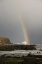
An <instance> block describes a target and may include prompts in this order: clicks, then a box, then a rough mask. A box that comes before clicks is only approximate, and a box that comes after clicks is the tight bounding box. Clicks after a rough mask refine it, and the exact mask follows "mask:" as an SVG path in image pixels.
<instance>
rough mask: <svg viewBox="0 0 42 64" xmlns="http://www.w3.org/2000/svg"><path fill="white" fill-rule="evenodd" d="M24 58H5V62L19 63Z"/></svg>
mask: <svg viewBox="0 0 42 64" xmlns="http://www.w3.org/2000/svg"><path fill="white" fill-rule="evenodd" d="M23 61H24V60H23V59H18V60H17V59H16V60H14V59H7V60H5V61H4V62H5V63H15V62H16V63H19V62H23Z"/></svg>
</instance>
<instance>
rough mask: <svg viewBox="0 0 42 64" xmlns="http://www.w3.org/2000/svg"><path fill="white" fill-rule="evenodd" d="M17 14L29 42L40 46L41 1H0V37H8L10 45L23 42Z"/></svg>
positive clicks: (23, 38)
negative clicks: (26, 32) (23, 25)
mask: <svg viewBox="0 0 42 64" xmlns="http://www.w3.org/2000/svg"><path fill="white" fill-rule="evenodd" d="M18 13H19V14H20V15H21V18H22V19H23V21H24V22H25V25H26V28H27V31H28V34H29V39H30V42H31V43H33V44H42V0H0V36H3V37H8V38H9V39H10V41H11V42H12V43H21V42H23V41H25V37H24V34H23V29H22V27H21V20H20V19H19V14H18Z"/></svg>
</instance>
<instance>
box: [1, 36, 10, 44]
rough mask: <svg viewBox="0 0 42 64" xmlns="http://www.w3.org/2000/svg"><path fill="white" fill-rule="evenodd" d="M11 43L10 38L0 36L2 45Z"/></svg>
mask: <svg viewBox="0 0 42 64" xmlns="http://www.w3.org/2000/svg"><path fill="white" fill-rule="evenodd" d="M4 44H11V42H10V40H9V38H4V37H0V45H4Z"/></svg>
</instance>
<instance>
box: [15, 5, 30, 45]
mask: <svg viewBox="0 0 42 64" xmlns="http://www.w3.org/2000/svg"><path fill="white" fill-rule="evenodd" d="M15 6H16V4H15ZM15 9H16V10H15V11H16V13H17V15H18V18H19V20H20V23H21V26H22V29H23V33H24V37H25V41H26V43H27V44H28V45H30V40H29V36H28V32H27V29H26V26H25V23H24V21H23V19H22V15H21V13H20V11H19V9H18V7H15Z"/></svg>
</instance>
